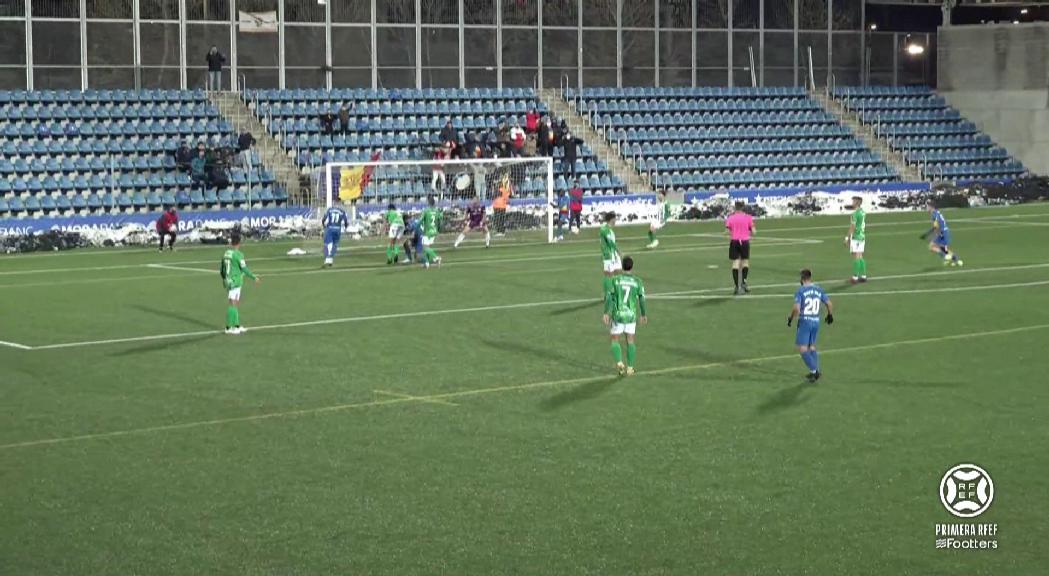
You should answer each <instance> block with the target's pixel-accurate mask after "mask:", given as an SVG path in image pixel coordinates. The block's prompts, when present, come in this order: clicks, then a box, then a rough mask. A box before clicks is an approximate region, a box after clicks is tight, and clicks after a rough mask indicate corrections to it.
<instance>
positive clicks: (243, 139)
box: [237, 132, 255, 171]
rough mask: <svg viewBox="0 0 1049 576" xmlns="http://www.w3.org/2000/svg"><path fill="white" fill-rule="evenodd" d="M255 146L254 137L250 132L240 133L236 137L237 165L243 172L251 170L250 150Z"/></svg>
mask: <svg viewBox="0 0 1049 576" xmlns="http://www.w3.org/2000/svg"><path fill="white" fill-rule="evenodd" d="M253 146H255V137H254V136H252V135H251V132H241V134H240V136H238V137H237V152H238V154H237V165H238V166H240V167H241V168H243V169H244V170H246V171H247V170H251V148H252V147H253Z"/></svg>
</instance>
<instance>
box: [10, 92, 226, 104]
mask: <svg viewBox="0 0 1049 576" xmlns="http://www.w3.org/2000/svg"><path fill="white" fill-rule="evenodd" d="M6 102H14V103H20V102H26V103H30V104H32V103H44V102H70V103H87V104H90V103H94V102H207V96H206V95H205V94H204V91H203V90H84V91H80V90H32V91H26V90H4V91H0V103H6Z"/></svg>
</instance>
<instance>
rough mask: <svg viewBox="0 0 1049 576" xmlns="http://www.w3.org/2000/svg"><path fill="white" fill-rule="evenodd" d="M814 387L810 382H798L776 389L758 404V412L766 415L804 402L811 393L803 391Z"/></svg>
mask: <svg viewBox="0 0 1049 576" xmlns="http://www.w3.org/2000/svg"><path fill="white" fill-rule="evenodd" d="M815 387H816V384H814V383H812V382H799V383H798V384H795V385H793V386H789V387H787V388H783V389H781V390H778V391H777V392H776V393H775V394H773V395H771V396H769V397H768V399H766V400H765V401H764V402H762V403H761V404H759V405H758V409H757V411H758V414H760V415H762V416H767V415H769V414H772V413H773V412H778V411H780V410H785V409H787V408H791V407H794V406H798V405H800V404H804V403H805V402H807V401H808V400H809V398H810V397H811V395H809V394H805V391H806V390H808V389H810V388H815Z"/></svg>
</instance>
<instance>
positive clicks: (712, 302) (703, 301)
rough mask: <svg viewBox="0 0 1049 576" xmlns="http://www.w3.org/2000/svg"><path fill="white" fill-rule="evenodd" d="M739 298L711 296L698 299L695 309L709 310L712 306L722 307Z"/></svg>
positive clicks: (694, 305)
mask: <svg viewBox="0 0 1049 576" xmlns="http://www.w3.org/2000/svg"><path fill="white" fill-rule="evenodd" d="M736 298H737V296H733V295H731V294H726V295H724V296H711V297H709V298H697V299H696V303H695V304H693V307H695V308H709V307H711V306H720V305H722V304H726V303H728V302H731V301H732V300H734V299H736Z"/></svg>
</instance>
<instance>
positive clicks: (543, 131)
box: [536, 118, 554, 157]
mask: <svg viewBox="0 0 1049 576" xmlns="http://www.w3.org/2000/svg"><path fill="white" fill-rule="evenodd" d="M536 136H537V137H538V139H539V141H538V142H537V143H536V147H537V148H538V150H539V155H540V156H547V157H549V156H553V155H554V140H553V132H552V131H551V130H550V125H549V124H547V119H546V118H543V119H542V120H541V121H540V122H539V128H538V129H537V130H536Z"/></svg>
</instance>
